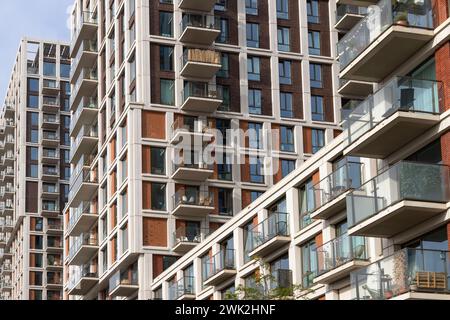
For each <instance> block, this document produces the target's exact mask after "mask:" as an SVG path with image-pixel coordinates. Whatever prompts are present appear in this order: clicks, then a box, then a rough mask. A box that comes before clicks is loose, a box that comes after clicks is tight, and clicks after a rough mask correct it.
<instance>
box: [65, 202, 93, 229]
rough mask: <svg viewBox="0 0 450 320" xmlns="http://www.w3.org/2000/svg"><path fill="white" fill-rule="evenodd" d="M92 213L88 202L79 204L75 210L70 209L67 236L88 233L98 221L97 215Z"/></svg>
mask: <svg viewBox="0 0 450 320" xmlns="http://www.w3.org/2000/svg"><path fill="white" fill-rule="evenodd" d="M93 211H94V210H91V204H90V202H81V203H80V205H79V206H78V207H77V208H72V209H71V214H70V220H69V224H68V232H67V236H69V237H75V236H79V235H80V234H82V233H85V232H87V231H89V230H90V228H91V227H92V225H93V224H94V223H95V222H96V221H97V219H98V214H97V213H94V212H93Z"/></svg>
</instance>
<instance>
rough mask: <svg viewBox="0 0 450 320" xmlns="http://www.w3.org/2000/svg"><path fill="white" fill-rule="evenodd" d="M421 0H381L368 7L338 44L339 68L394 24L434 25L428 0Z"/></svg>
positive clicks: (425, 27) (348, 62)
mask: <svg viewBox="0 0 450 320" xmlns="http://www.w3.org/2000/svg"><path fill="white" fill-rule="evenodd" d="M419 3H420V2H417V3H416V2H410V1H405V2H403V1H402V2H400V1H397V2H394V1H392V0H381V1H379V2H378V3H377V4H376V5H372V6H370V7H369V10H368V14H367V15H366V16H365V17H364V18H363V19H361V21H360V22H358V23H357V24H356V25H355V26H354V27H353V28H352V29H351V30H350V31H349V32H348V33H347V34H346V35H345V36H344V37H343V38H342V39H341V40H340V41H339V42H338V44H337V48H338V55H339V62H340V65H341V69H344V68H345V67H346V66H348V65H349V64H350V63H351V62H352V61H353V60H354V59H356V58H357V56H358V55H359V54H361V53H362V52H363V51H364V50H365V49H366V48H367V47H369V45H370V44H371V43H373V42H374V41H376V39H377V38H378V37H379V36H380V35H382V34H383V33H384V32H385V31H386V30H387V29H389V28H390V27H391V26H393V25H400V26H410V27H415V28H422V29H432V28H433V18H432V4H431V1H430V0H423V1H422V5H419Z"/></svg>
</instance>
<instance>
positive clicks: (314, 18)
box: [306, 0, 319, 23]
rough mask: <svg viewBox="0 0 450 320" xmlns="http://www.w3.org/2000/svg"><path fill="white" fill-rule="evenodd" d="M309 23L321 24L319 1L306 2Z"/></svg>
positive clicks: (309, 0) (308, 0)
mask: <svg viewBox="0 0 450 320" xmlns="http://www.w3.org/2000/svg"><path fill="white" fill-rule="evenodd" d="M306 11H307V15H308V22H309V23H319V0H306Z"/></svg>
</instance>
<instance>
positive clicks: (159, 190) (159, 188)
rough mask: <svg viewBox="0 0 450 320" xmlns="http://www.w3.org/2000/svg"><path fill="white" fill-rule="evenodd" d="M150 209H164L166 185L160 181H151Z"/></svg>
mask: <svg viewBox="0 0 450 320" xmlns="http://www.w3.org/2000/svg"><path fill="white" fill-rule="evenodd" d="M151 192H152V194H151V201H152V210H158V211H165V210H166V185H165V184H162V183H152V191H151Z"/></svg>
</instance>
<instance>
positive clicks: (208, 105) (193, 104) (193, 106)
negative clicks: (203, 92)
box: [181, 97, 222, 113]
mask: <svg viewBox="0 0 450 320" xmlns="http://www.w3.org/2000/svg"><path fill="white" fill-rule="evenodd" d="M221 104H222V100H220V99H214V98H201V97H188V98H187V99H186V101H185V102H184V103H183V105H182V106H181V110H183V111H195V112H205V113H214V112H216V111H217V108H219V106H220V105H221Z"/></svg>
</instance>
